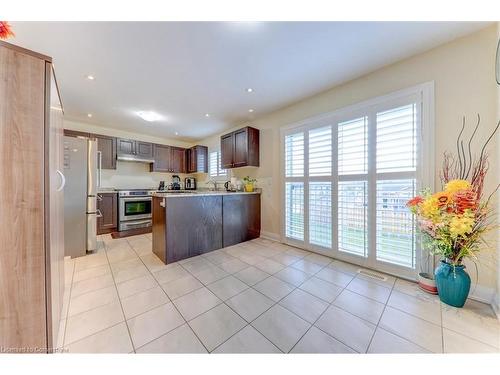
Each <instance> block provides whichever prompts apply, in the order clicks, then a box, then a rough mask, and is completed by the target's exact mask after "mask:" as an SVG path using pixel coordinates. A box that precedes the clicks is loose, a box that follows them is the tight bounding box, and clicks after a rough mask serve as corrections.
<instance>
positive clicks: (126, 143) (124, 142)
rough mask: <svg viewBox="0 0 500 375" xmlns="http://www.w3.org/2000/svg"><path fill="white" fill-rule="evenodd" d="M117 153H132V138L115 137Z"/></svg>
mask: <svg viewBox="0 0 500 375" xmlns="http://www.w3.org/2000/svg"><path fill="white" fill-rule="evenodd" d="M116 143H117V154H118V155H134V154H135V141H134V140H133V139H123V138H117V140H116Z"/></svg>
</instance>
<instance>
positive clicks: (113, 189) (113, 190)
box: [97, 187, 118, 193]
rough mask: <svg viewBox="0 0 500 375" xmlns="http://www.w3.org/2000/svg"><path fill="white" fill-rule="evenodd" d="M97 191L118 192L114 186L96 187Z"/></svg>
mask: <svg viewBox="0 0 500 375" xmlns="http://www.w3.org/2000/svg"><path fill="white" fill-rule="evenodd" d="M97 192H98V193H118V191H117V190H116V189H115V188H107V187H100V188H97Z"/></svg>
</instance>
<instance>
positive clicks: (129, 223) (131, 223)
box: [126, 219, 151, 226]
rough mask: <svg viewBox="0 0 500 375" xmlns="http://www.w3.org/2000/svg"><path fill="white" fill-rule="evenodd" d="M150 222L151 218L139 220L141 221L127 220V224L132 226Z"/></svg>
mask: <svg viewBox="0 0 500 375" xmlns="http://www.w3.org/2000/svg"><path fill="white" fill-rule="evenodd" d="M148 223H151V219H149V220H141V221H134V222H127V223H126V224H127V226H133V225H142V224H148Z"/></svg>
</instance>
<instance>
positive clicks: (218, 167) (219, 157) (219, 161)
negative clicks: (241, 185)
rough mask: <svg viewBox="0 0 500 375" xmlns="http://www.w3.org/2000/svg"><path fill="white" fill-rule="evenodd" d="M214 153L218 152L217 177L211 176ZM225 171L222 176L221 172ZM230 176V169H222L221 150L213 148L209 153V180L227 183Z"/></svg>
mask: <svg viewBox="0 0 500 375" xmlns="http://www.w3.org/2000/svg"><path fill="white" fill-rule="evenodd" d="M213 152H217V176H212V175H210V170H211V162H212V158H211V154H212V153H213ZM221 170H224V171H225V173H224V174H220V171H221ZM228 176H229V169H222V162H221V150H220V148H213V149H210V150H209V151H208V178H209V179H210V180H216V181H226V180H227V179H228Z"/></svg>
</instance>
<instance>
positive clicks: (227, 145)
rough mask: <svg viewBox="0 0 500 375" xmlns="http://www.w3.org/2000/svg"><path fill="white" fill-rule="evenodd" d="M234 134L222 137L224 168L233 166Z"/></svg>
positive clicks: (221, 147) (221, 146)
mask: <svg viewBox="0 0 500 375" xmlns="http://www.w3.org/2000/svg"><path fill="white" fill-rule="evenodd" d="M233 149H234V134H233V133H229V134H225V135H223V136H222V137H221V138H220V151H221V164H222V168H224V169H228V168H233Z"/></svg>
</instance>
